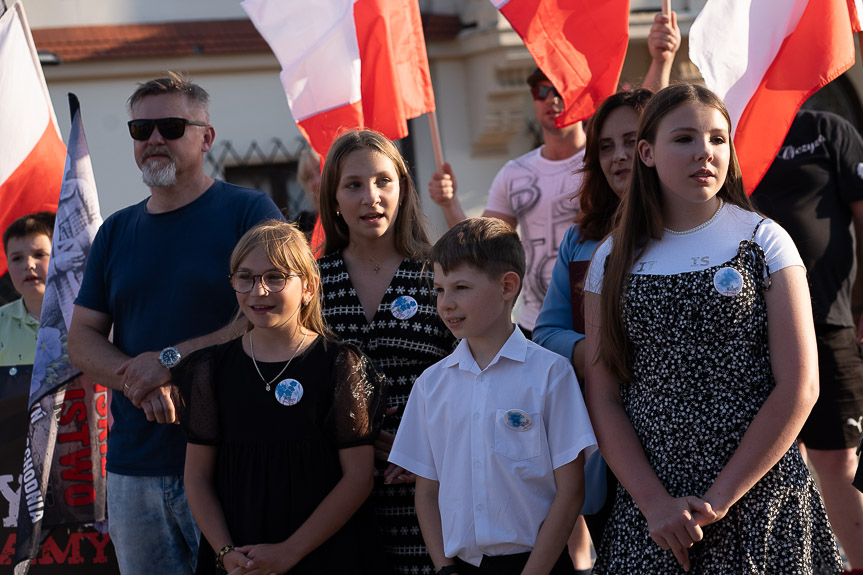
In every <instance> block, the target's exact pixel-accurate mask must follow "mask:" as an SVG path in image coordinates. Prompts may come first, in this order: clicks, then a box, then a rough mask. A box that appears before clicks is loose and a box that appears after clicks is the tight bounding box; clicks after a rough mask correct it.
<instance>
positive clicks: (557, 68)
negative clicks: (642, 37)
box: [491, 0, 629, 127]
mask: <svg viewBox="0 0 863 575" xmlns="http://www.w3.org/2000/svg"><path fill="white" fill-rule="evenodd" d="M491 2H492V4H494V5H495V7H497V9H498V10H500V12H501V14H503V15H504V16H505V17H506V19H507V20H509V23H510V24H511V25H512V27H513V29H514V30H515V31H516V32H517V33H518V35H519V36H521V38H522V39H523V40H524V44H525V46H526V47H527V50H528V51H529V52H530V54H531V56H533V59H534V61H535V62H536V65H537V66H539V69H540V70H542V71H543V73H545V75H546V76H547V77H548V79H549V80H550V81H551V83H552V84H553V85H554V87H555V88H556V89H557V91H558V92H559V93H560V95H561V96H563V103H564V105H565V109H564V111H563V113H562V114H561V115H559V116H558V117H557V119H556V120H555V123H556V124H557V125H558V127H563V126H568V125H569V124H574V123H576V122H578V121H580V120H584V119H585V118H587V117H588V116H590V115H591V114H593V111H594V110H596V107H597V106H598V105H599V104H601V103H602V101H603V100H605V99H606V98H607V97H609V96H610V95H612V94H614V93H615V92H616V91H617V84H618V82H619V81H620V72H621V70H622V69H623V59H624V57H625V56H626V47H627V45H628V44H629V0H602V1H597V0H571V1H568V2H561V1H560V0H491Z"/></svg>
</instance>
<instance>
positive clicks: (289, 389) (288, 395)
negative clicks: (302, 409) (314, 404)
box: [276, 379, 303, 406]
mask: <svg viewBox="0 0 863 575" xmlns="http://www.w3.org/2000/svg"><path fill="white" fill-rule="evenodd" d="M302 398H303V384H302V383H300V382H299V381H297V380H296V379H283V380H282V381H280V382H279V385H277V386H276V400H278V402H279V403H281V404H282V405H287V406H291V405H296V404H298V403H299V402H300V400H301V399H302Z"/></svg>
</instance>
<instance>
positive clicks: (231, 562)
mask: <svg viewBox="0 0 863 575" xmlns="http://www.w3.org/2000/svg"><path fill="white" fill-rule="evenodd" d="M248 562H249V558H248V557H246V556H245V555H243V553H241V552H240V551H239V550H238V549H234V550H233V551H231V552H230V553H226V554H225V556H224V557H223V558H222V563H223V564H224V565H225V571H227V572H228V573H236V574H237V575H240V574H241V573H246V572H247V571H248V569H246V567H245V565H246V563H248Z"/></svg>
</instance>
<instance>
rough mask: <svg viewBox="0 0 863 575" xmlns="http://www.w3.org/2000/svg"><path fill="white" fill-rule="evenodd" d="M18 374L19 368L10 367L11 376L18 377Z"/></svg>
mask: <svg viewBox="0 0 863 575" xmlns="http://www.w3.org/2000/svg"><path fill="white" fill-rule="evenodd" d="M17 373H18V368H17V367H10V368H9V375H16V374H17Z"/></svg>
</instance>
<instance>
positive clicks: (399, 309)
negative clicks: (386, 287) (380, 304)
mask: <svg viewBox="0 0 863 575" xmlns="http://www.w3.org/2000/svg"><path fill="white" fill-rule="evenodd" d="M419 308H420V306H419V305H418V304H417V300H415V299H414V298H412V297H411V296H409V295H403V296H401V297H397V298H396V299H395V301H394V302H393V303H392V304H391V305H390V311H391V312H393V315H394V316H396V318H397V319H410V318H412V317H413V316H415V315H416V313H417V311H419Z"/></svg>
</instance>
